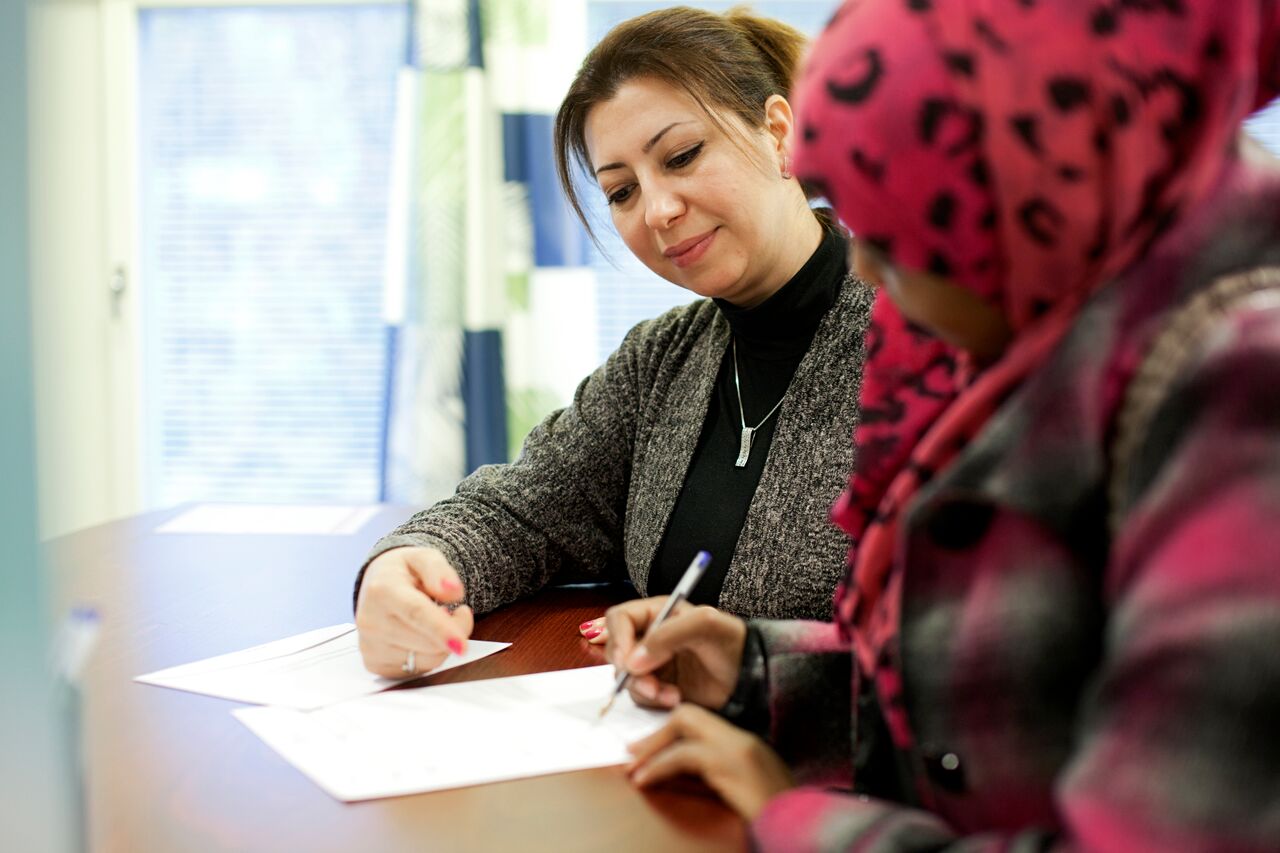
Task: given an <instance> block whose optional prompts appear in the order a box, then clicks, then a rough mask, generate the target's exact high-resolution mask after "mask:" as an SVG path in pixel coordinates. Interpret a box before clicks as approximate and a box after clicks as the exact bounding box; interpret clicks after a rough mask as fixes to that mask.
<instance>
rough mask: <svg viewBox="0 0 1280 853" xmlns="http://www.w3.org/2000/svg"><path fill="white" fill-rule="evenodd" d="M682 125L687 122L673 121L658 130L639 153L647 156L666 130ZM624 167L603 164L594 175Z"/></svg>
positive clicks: (619, 164) (621, 164)
mask: <svg viewBox="0 0 1280 853" xmlns="http://www.w3.org/2000/svg"><path fill="white" fill-rule="evenodd" d="M682 124H688V122H687V121H673V122H671V124H669V125H667V126H666V127H664V128H663V129H662V130H660V131H658V132H657V133H655V134H654V135H653V138H652V139H650V140H649V141H648V142H646V143H645V144H644V147H643V148H641V149H640V151H641V153H643V154H648V153H649V152H650V151H652V150H653V146H655V145H657V144H658V140H659V139H661V138H662V135H663V134H665V133H666V132H667V131H668V130H670V129H671V128H673V127H676V126H678V125H682ZM624 165H625V164H623V163H606V164H604V165H603V166H601V167H600V168H599V169H596V171H595V174H596V175H599V174H600V173H601V172H607V171H609V170H610V169H621V168H624Z"/></svg>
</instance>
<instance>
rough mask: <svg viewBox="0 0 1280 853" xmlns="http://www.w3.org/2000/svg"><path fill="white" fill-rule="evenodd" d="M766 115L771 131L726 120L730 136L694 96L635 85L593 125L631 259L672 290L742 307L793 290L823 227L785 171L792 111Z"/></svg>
mask: <svg viewBox="0 0 1280 853" xmlns="http://www.w3.org/2000/svg"><path fill="white" fill-rule="evenodd" d="M779 102H780V104H779ZM764 113H765V116H766V124H767V128H768V129H767V130H763V131H761V130H755V129H747V128H745V127H743V125H742V123H741V121H740V120H739V119H738V118H737V117H736V116H733V115H729V114H724V113H717V118H718V119H720V121H721V122H723V123H724V124H726V125H729V126H731V127H733V128H734V129H735V130H739V131H742V133H741V136H740V137H737V138H730V137H729V136H727V135H726V134H725V133H724V132H723V131H721V130H720V129H719V128H718V127H717V126H716V125H715V123H714V122H712V121H711V119H710V118H709V117H708V116H707V114H706V113H705V112H704V111H703V110H702V108H701V107H700V106H699V105H698V104H697V102H696V101H694V100H693V99H692V98H691V97H690V96H689V95H688V94H686V93H685V92H683V91H681V90H679V89H677V88H675V87H673V86H671V85H668V84H667V83H664V82H661V81H658V80H654V79H651V78H637V79H634V80H631V81H629V82H627V83H624V84H623V85H622V86H621V87H619V89H618V92H617V94H616V95H614V97H613V98H612V99H610V100H608V101H605V102H603V103H601V104H597V105H596V106H595V107H594V108H592V110H591V112H590V113H589V114H588V115H587V121H586V127H585V137H586V143H587V151H588V154H589V156H590V161H591V169H592V171H593V173H594V175H595V178H596V181H597V182H598V184H599V186H600V190H601V192H602V201H603V202H607V204H608V206H609V213H610V215H611V217H612V219H613V224H614V227H616V228H617V229H618V234H619V235H621V237H622V239H623V242H625V243H626V244H627V248H628V249H630V250H631V252H632V254H634V255H635V256H636V257H637V258H639V259H640V260H641V261H642V262H643V263H644V265H645V266H647V267H648V268H649V269H651V270H653V271H654V272H655V273H657V274H658V275H660V276H662V277H663V278H665V279H667V280H668V281H670V282H672V283H673V284H678V285H679V286H681V287H683V288H686V289H688V290H691V291H693V292H694V293H697V294H698V295H700V296H713V297H719V298H722V299H727V300H728V301H730V302H732V303H734V304H735V305H741V306H743V307H750V306H752V305H756V304H759V303H760V302H762V301H764V300H765V299H767V298H768V297H769V296H770V295H772V294H773V293H774V292H775V291H776V290H777V289H778V288H780V287H781V286H782V285H783V284H785V283H786V282H787V280H788V279H790V278H791V276H792V275H794V274H795V273H796V272H797V271H798V270H799V269H800V267H801V266H803V265H804V262H805V261H806V260H807V259H808V258H809V256H810V255H811V254H812V253H813V251H814V250H815V249H816V248H817V244H818V240H819V238H820V231H821V229H820V227H819V226H818V225H817V222H816V220H815V219H814V217H813V215H812V213H811V212H810V211H809V208H808V205H807V204H806V203H805V200H804V194H803V192H802V191H801V190H800V188H799V185H798V183H797V182H796V181H795V180H793V179H784V178H783V177H782V175H781V160H782V154H783V152H784V151H785V148H784V146H785V144H786V139H787V134H789V133H790V130H791V112H790V107H789V106H787V105H786V101H785V100H783V99H782V98H779V97H777V96H775V97H773V98H770V100H769V103H767V104H766V108H765V111H764ZM777 116H781V117H782V120H781V122H776V121H774V119H775V117H777ZM744 149H745V150H744Z"/></svg>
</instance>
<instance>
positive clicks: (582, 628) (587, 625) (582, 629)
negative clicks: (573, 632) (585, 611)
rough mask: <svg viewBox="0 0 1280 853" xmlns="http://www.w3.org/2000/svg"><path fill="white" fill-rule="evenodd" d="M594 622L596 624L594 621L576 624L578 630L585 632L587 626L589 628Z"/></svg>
mask: <svg viewBox="0 0 1280 853" xmlns="http://www.w3.org/2000/svg"><path fill="white" fill-rule="evenodd" d="M594 624H596V623H594V622H583V623H582V624H581V625H579V626H578V630H579V631H582V632H583V633H586V630H587V629H588V628H590V627H591V626H592V625H594Z"/></svg>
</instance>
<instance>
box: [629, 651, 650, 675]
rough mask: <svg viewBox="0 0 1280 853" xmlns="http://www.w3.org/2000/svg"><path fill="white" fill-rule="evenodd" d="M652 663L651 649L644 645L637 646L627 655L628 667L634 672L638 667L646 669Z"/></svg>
mask: <svg viewBox="0 0 1280 853" xmlns="http://www.w3.org/2000/svg"><path fill="white" fill-rule="evenodd" d="M649 663H650V658H649V650H648V649H646V648H645V647H644V646H636V647H635V649H634V650H633V651H632V652H631V654H630V655H629V656H628V657H627V668H628V669H630V670H631V671H632V672H634V671H636V670H637V669H644V668H645V667H647V666H648V665H649Z"/></svg>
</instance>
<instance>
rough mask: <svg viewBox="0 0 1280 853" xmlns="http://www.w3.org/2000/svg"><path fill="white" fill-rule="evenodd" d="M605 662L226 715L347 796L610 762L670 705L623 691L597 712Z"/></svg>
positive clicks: (620, 758) (608, 679) (609, 680)
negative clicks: (645, 703)
mask: <svg viewBox="0 0 1280 853" xmlns="http://www.w3.org/2000/svg"><path fill="white" fill-rule="evenodd" d="M613 684H614V680H613V668H612V667H609V666H593V667H587V668H585V669H568V670H561V671H558V672H540V673H537V674H534V675H519V676H514V677H512V678H494V679H489V680H487V681H467V682H462V683H460V684H442V685H439V686H436V687H420V688H418V689H416V690H393V691H391V692H389V693H379V694H378V695H376V696H367V697H364V698H361V699H353V700H351V701H350V702H342V703H340V704H337V705H330V706H328V707H326V708H321V709H319V710H316V711H310V712H301V711H290V710H287V709H284V708H240V709H238V710H236V711H234V712H232V713H234V714H235V716H236V717H237V718H239V720H240V721H241V722H242V723H244V724H245V725H246V726H248V727H249V728H250V729H251V730H252V731H253V733H254V734H256V735H257V736H258V737H260V738H262V739H263V740H264V741H266V743H267V745H268V746H270V747H271V748H272V749H274V750H275V751H276V752H278V753H280V754H281V755H282V756H284V758H285V759H286V760H287V761H288V762H289V763H290V764H292V765H293V766H294V767H296V768H298V770H300V771H301V772H302V773H303V774H304V775H306V776H308V777H309V778H310V779H311V780H312V781H313V782H315V783H316V784H317V785H319V786H320V787H321V788H322V789H324V790H325V791H326V792H327V793H329V794H330V795H331V796H333V797H335V798H337V799H339V800H342V801H344V802H353V801H356V800H371V799H376V798H378V797H394V796H400V795H403V794H416V793H421V792H423V791H438V790H442V789H445V788H461V787H464V786H467V785H479V784H482V783H487V782H500V781H504V780H508V779H521V778H525V777H529V776H542V775H545V774H548V773H562V772H565V771H568V770H585V769H587V768H590V767H607V766H609V765H612V764H622V763H624V762H626V761H627V760H628V758H629V756H628V754H627V751H626V745H627V744H628V743H630V742H632V741H634V740H636V739H638V738H641V737H644V736H645V735H647V734H649V733H651V732H653V731H655V730H657V729H658V728H659V727H660V726H661V725H662V723H663V721H664V720H665V719H666V718H667V715H668V713H669V712H667V711H653V710H649V709H646V708H640V707H637V706H636V705H635V704H634V703H633V702H632V701H631V697H630V696H629V695H627V694H626V693H623V694H622V695H620V696H619V697H618V701H617V702H615V703H614V705H613V708H612V710H610V711H609V713H608V714H607V715H605V717H604V718H603V719H602V718H601V717H600V716H599V714H600V708H601V707H602V706H603V705H604V703H605V701H606V700H607V699H608V698H609V694H610V692H611V691H612V690H613Z"/></svg>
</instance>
